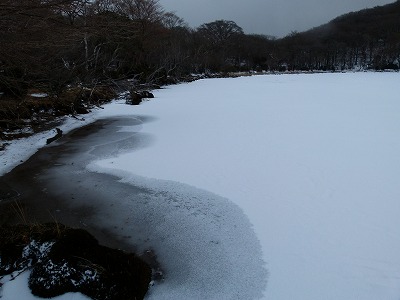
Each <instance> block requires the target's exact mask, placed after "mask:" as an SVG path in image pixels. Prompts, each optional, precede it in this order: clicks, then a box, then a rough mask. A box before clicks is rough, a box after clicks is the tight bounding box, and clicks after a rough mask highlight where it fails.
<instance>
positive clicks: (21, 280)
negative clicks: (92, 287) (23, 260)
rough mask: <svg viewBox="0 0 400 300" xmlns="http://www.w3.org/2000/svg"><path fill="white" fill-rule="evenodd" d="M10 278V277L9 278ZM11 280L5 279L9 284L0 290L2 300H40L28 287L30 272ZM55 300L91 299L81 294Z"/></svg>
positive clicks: (62, 296)
mask: <svg viewBox="0 0 400 300" xmlns="http://www.w3.org/2000/svg"><path fill="white" fill-rule="evenodd" d="M8 277H9V276H8ZM8 279H9V278H5V280H4V281H5V282H8V283H7V284H5V285H4V287H3V288H2V289H1V290H0V299H1V300H17V299H18V300H38V299H42V298H38V297H35V296H33V295H32V293H31V290H30V289H29V287H28V279H29V272H28V271H26V272H24V273H22V274H20V275H18V276H17V277H16V278H15V279H14V280H11V281H8ZM51 299H53V300H90V298H88V297H86V296H83V295H82V294H80V293H67V294H64V295H61V296H58V297H54V298H51Z"/></svg>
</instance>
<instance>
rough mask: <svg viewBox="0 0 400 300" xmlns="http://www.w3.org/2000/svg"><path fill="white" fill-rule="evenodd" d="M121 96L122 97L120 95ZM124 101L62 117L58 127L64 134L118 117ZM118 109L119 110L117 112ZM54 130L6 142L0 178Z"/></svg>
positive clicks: (119, 100)
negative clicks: (73, 115)
mask: <svg viewBox="0 0 400 300" xmlns="http://www.w3.org/2000/svg"><path fill="white" fill-rule="evenodd" d="M122 96H123V95H122ZM124 102H125V101H124V100H122V99H118V100H116V101H115V102H114V103H112V104H106V105H104V107H103V108H104V109H98V108H94V109H93V110H92V112H91V113H89V114H87V115H80V116H79V118H78V119H76V118H72V117H64V118H63V119H61V120H60V121H61V122H62V124H61V125H60V126H58V127H59V128H60V129H61V130H62V131H63V133H64V134H66V133H68V132H70V131H72V130H74V129H76V128H79V127H82V126H84V125H87V124H90V123H92V122H94V121H96V120H98V119H99V118H102V117H104V116H112V115H115V114H117V115H120V114H121V113H123V111H124V110H123V109H119V108H121V107H122V106H124V107H126V106H125V105H122V104H123V103H124ZM118 109H119V110H118ZM56 133H57V132H56V130H55V129H52V130H48V131H43V132H41V133H37V134H34V135H32V136H30V137H27V138H21V139H17V140H13V141H6V143H9V145H8V146H7V148H6V149H7V150H6V151H0V176H1V175H4V174H5V173H8V172H10V171H11V170H12V169H13V168H15V167H16V166H17V165H19V164H20V163H22V162H23V161H25V160H27V159H28V158H29V157H31V156H32V155H33V154H35V153H36V151H37V150H38V149H40V148H42V147H44V146H45V145H46V141H47V139H48V138H51V137H53V136H55V135H56Z"/></svg>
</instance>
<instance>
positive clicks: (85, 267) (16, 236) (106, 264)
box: [0, 224, 152, 300]
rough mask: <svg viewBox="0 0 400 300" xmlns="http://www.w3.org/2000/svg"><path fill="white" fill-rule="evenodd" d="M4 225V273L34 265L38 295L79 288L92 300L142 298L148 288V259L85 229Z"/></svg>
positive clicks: (0, 252) (0, 250)
mask: <svg viewBox="0 0 400 300" xmlns="http://www.w3.org/2000/svg"><path fill="white" fill-rule="evenodd" d="M3 228H4V229H5V230H2V234H1V235H0V256H1V261H0V275H5V274H10V273H11V272H13V271H16V270H17V271H18V270H19V271H21V270H25V269H30V270H31V274H30V277H29V287H30V289H31V290H32V293H33V294H34V295H36V296H39V297H44V298H49V297H55V296H58V295H62V294H64V293H68V292H80V293H82V294H85V295H87V296H88V297H90V298H92V299H98V300H100V299H101V300H105V299H110V300H114V299H115V300H117V299H119V300H125V299H143V298H144V296H145V294H146V292H147V290H148V287H149V284H150V281H151V279H152V270H151V268H150V267H149V266H148V265H147V264H146V263H145V262H143V261H142V260H141V259H140V258H139V257H138V256H136V255H135V254H132V253H125V252H123V251H121V250H116V249H111V248H107V247H104V246H101V245H99V244H98V242H97V240H96V239H95V238H94V237H93V236H92V235H90V234H89V233H88V232H86V231H85V230H82V229H71V228H68V227H65V226H63V225H61V224H46V225H43V226H42V227H41V228H39V229H37V228H36V229H34V230H32V229H30V226H18V227H14V228H12V227H3ZM3 228H0V230H1V229H3ZM15 228H16V229H15ZM10 266H12V267H10Z"/></svg>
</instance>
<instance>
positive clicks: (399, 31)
mask: <svg viewBox="0 0 400 300" xmlns="http://www.w3.org/2000/svg"><path fill="white" fill-rule="evenodd" d="M0 26H1V28H2V30H1V31H0V93H1V94H0V95H3V97H2V98H3V99H4V97H6V96H7V97H12V98H16V99H22V98H24V97H25V95H26V94H27V93H28V91H31V90H32V89H34V90H37V91H43V92H46V93H48V94H49V95H56V96H57V95H60V94H61V93H62V92H63V91H65V89H66V88H68V87H71V86H77V85H89V86H94V85H97V84H100V83H105V82H106V83H107V84H114V83H117V82H118V81H119V80H121V79H128V78H129V79H130V80H131V82H133V83H135V82H152V83H158V84H163V83H173V82H176V81H177V80H180V79H181V78H185V76H186V75H188V74H191V73H213V72H229V71H249V70H258V71H261V70H266V71H275V70H280V71H285V70H311V71H313V70H345V69H386V68H391V69H398V68H399V64H400V1H397V2H395V3H393V4H389V5H386V6H382V7H376V8H373V9H366V10H362V11H359V12H355V13H350V14H346V15H344V16H341V17H338V18H336V19H334V20H332V21H331V22H329V23H328V24H325V25H322V26H320V27H317V28H314V29H312V30H309V31H306V32H303V33H297V32H293V33H292V34H290V35H289V36H287V37H285V38H283V39H274V38H271V37H269V36H263V35H251V34H245V33H244V32H243V30H242V28H240V26H239V25H237V24H236V23H235V22H234V21H226V20H217V21H215V22H211V23H207V24H203V25H201V26H200V27H198V28H196V29H192V28H190V27H189V26H188V25H187V24H186V23H185V21H184V20H183V19H181V18H180V17H179V16H177V15H175V14H174V13H171V12H165V11H164V10H163V8H162V7H161V6H160V4H159V3H158V0H95V1H89V0H3V1H2V3H1V4H0Z"/></svg>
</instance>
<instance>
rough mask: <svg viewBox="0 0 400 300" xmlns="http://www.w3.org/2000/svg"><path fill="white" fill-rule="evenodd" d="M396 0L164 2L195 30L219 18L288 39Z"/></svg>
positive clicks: (220, 0) (192, 0)
mask: <svg viewBox="0 0 400 300" xmlns="http://www.w3.org/2000/svg"><path fill="white" fill-rule="evenodd" d="M392 2H394V0H302V1H300V0H247V1H243V0H160V4H161V5H162V6H163V7H164V8H165V10H167V11H174V12H176V14H177V15H178V16H180V17H182V18H184V19H185V20H186V22H188V23H189V25H190V26H191V27H197V26H199V25H201V24H203V23H207V22H212V21H215V20H219V19H225V20H233V21H235V22H236V23H237V24H238V25H239V26H241V27H242V28H243V29H244V31H245V32H246V33H259V34H269V35H275V36H278V37H280V36H284V35H286V34H288V33H290V32H291V31H293V30H297V31H303V30H307V29H310V28H312V27H315V26H318V25H321V24H323V23H326V22H328V21H330V20H331V19H333V18H335V17H337V16H339V15H342V14H344V13H347V12H350V11H357V10H360V9H364V8H370V7H374V6H378V5H384V4H388V3H392Z"/></svg>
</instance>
